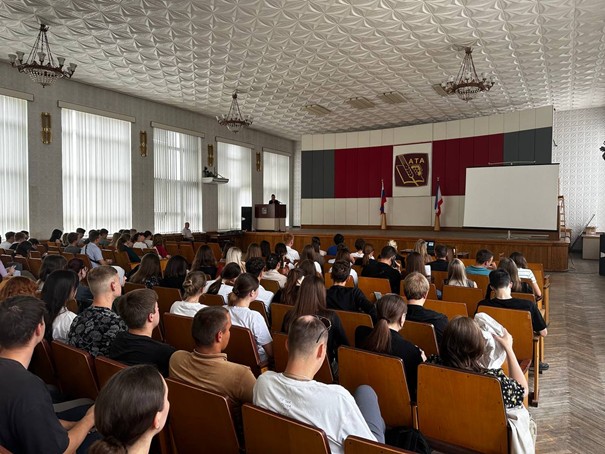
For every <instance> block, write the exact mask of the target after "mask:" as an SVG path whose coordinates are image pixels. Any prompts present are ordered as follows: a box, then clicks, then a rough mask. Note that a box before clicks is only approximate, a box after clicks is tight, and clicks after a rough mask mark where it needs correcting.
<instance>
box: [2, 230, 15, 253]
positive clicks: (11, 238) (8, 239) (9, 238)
mask: <svg viewBox="0 0 605 454" xmlns="http://www.w3.org/2000/svg"><path fill="white" fill-rule="evenodd" d="M14 242H15V232H6V235H5V239H4V241H3V242H2V243H0V248H2V249H10V248H11V246H12V245H13V243H14Z"/></svg>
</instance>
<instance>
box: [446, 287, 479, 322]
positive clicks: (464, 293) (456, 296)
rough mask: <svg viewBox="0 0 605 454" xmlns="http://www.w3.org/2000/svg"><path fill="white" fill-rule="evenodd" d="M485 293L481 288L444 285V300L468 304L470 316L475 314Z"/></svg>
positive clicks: (467, 308)
mask: <svg viewBox="0 0 605 454" xmlns="http://www.w3.org/2000/svg"><path fill="white" fill-rule="evenodd" d="M484 296H485V293H483V291H482V290H481V289H480V288H470V287H457V286H455V285H444V286H443V298H442V299H443V300H444V301H454V302H457V303H464V304H466V310H467V312H468V315H469V316H471V317H472V316H474V315H475V312H476V311H477V305H478V304H479V302H480V301H481V300H483V298H484Z"/></svg>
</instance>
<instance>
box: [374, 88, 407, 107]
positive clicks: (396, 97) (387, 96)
mask: <svg viewBox="0 0 605 454" xmlns="http://www.w3.org/2000/svg"><path fill="white" fill-rule="evenodd" d="M378 97H379V98H380V99H382V102H386V103H387V104H401V103H403V102H406V99H405V98H404V97H403V96H401V93H399V92H398V91H389V92H387V93H382V94H380V95H378Z"/></svg>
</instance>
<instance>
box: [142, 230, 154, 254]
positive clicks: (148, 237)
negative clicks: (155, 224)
mask: <svg viewBox="0 0 605 454" xmlns="http://www.w3.org/2000/svg"><path fill="white" fill-rule="evenodd" d="M144 235H145V244H146V245H147V248H148V249H152V248H153V233H151V230H145V233H144Z"/></svg>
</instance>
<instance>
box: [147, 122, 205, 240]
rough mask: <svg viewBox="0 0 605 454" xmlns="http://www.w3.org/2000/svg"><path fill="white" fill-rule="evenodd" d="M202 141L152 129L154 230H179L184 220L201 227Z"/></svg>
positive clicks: (199, 228)
mask: <svg viewBox="0 0 605 454" xmlns="http://www.w3.org/2000/svg"><path fill="white" fill-rule="evenodd" d="M201 146H202V140H201V139H200V138H199V137H195V136H191V135H189V134H182V133H178V132H174V131H167V130H165V129H160V128H154V129H153V153H154V157H153V176H154V180H153V181H154V190H155V191H154V218H155V231H156V232H162V233H171V232H180V231H181V229H182V228H183V225H184V224H185V222H189V223H190V224H191V227H192V229H193V230H202V180H201V178H202V167H201V165H202V158H201V155H202V153H201Z"/></svg>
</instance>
